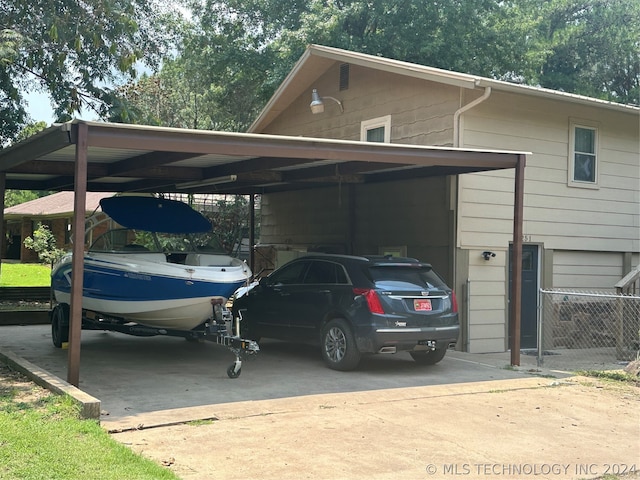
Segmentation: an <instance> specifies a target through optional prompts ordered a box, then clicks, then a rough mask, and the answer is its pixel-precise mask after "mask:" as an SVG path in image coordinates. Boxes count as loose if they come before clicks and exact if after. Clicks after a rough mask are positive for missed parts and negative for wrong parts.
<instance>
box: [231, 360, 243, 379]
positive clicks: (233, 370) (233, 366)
mask: <svg viewBox="0 0 640 480" xmlns="http://www.w3.org/2000/svg"><path fill="white" fill-rule="evenodd" d="M241 372H242V368H238V370H236V364H235V363H232V364H231V365H230V366H229V368H227V375H228V376H229V378H238V377H239V376H240V373H241Z"/></svg>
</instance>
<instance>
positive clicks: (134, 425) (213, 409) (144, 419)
mask: <svg viewBox="0 0 640 480" xmlns="http://www.w3.org/2000/svg"><path fill="white" fill-rule="evenodd" d="M554 383H557V381H556V380H554V379H548V378H540V377H524V378H518V379H510V380H491V381H480V382H472V383H453V384H447V385H425V386H420V387H408V388H397V389H395V388H392V389H384V390H368V391H360V392H342V393H325V394H315V395H303V396H299V397H286V398H273V399H266V400H248V401H240V402H231V403H218V404H211V405H200V406H196V407H184V408H176V409H170V410H156V411H153V412H145V413H139V414H137V415H131V416H127V417H119V418H108V417H106V418H105V417H103V418H102V426H103V427H104V428H105V429H106V430H107V431H108V432H109V433H120V432H125V431H130V430H143V429H149V428H157V427H167V426H172V425H179V424H185V423H190V422H198V421H223V420H230V419H235V418H246V417H253V416H265V415H278V414H281V413H286V412H292V411H306V410H309V409H314V408H322V406H326V405H347V404H351V405H356V404H357V405H366V404H370V403H383V402H388V403H393V402H395V401H401V400H409V399H411V400H419V399H429V398H437V397H445V396H456V395H473V394H479V393H488V392H492V391H507V390H524V389H532V388H541V387H548V386H551V385H553V384H554Z"/></svg>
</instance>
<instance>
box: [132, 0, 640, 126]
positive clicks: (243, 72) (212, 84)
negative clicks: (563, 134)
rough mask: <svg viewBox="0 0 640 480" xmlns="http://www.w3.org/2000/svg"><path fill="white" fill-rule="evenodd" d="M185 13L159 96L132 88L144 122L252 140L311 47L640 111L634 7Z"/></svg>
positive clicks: (581, 0)
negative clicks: (246, 135) (250, 132)
mask: <svg viewBox="0 0 640 480" xmlns="http://www.w3.org/2000/svg"><path fill="white" fill-rule="evenodd" d="M188 8H189V9H190V13H191V14H190V16H189V17H188V20H185V25H186V26H185V25H183V26H182V27H181V28H180V29H179V30H180V32H181V33H180V36H181V42H180V44H179V47H178V48H177V55H176V57H175V58H174V59H172V60H171V61H169V62H166V63H165V65H164V68H163V69H162V71H161V72H160V73H159V74H158V75H157V76H155V77H151V78H150V79H149V80H148V81H149V82H151V83H153V85H154V86H153V88H150V87H149V85H147V86H145V85H143V82H140V83H139V84H132V86H131V87H128V88H130V89H132V90H134V91H136V92H137V91H140V92H144V91H147V92H148V93H145V94H142V95H131V94H129V93H128V94H126V95H124V97H125V100H126V101H129V102H131V103H132V104H133V106H134V108H132V110H131V111H134V110H136V109H137V111H138V112H140V115H139V117H138V120H137V121H141V122H142V123H145V122H146V123H154V124H160V125H172V126H188V127H190V128H206V129H216V130H236V131H241V130H244V129H246V128H247V127H248V126H249V125H250V124H251V122H252V121H253V120H254V119H255V118H256V115H257V114H258V112H259V111H260V109H261V108H262V107H263V106H264V104H265V103H266V101H267V100H268V99H269V98H270V96H271V95H272V94H273V92H274V91H275V89H276V88H277V87H278V85H279V84H280V83H281V82H282V81H283V79H284V78H285V76H286V75H287V74H288V73H289V71H290V70H291V68H292V66H293V65H294V63H295V62H296V61H297V60H298V59H299V57H300V55H302V53H303V52H304V50H305V48H306V47H307V45H308V44H310V43H317V44H322V45H329V46H334V47H339V48H344V49H347V50H353V51H357V52H363V53H368V54H371V55H380V56H384V57H388V58H394V59H399V60H404V61H409V62H414V63H418V64H422V65H428V66H434V67H439V68H444V69H449V70H454V71H458V72H465V73H470V74H475V75H482V76H486V77H490V78H495V79H500V80H506V81H513V82H518V83H524V84H529V85H542V86H545V87H549V88H554V89H559V90H564V91H568V92H572V93H578V94H583V95H589V96H593V97H597V98H604V99H608V100H613V101H618V102H622V103H637V102H638V81H639V78H640V72H639V66H638V50H639V48H638V46H639V41H638V39H639V38H640V27H639V22H640V2H637V0H545V1H540V0H510V1H503V0H449V1H446V2H435V1H424V0H405V1H402V2H400V1H398V0H368V1H361V0H357V1H356V0H339V1H327V0H290V1H288V2H282V1H281V0H227V1H226V2H224V3H223V2H215V1H202V0H191V1H189V3H188ZM138 87H141V88H138ZM154 88H155V89H156V90H158V91H156V92H155V93H153V89H154ZM149 92H150V93H153V94H150V93H149ZM152 114H153V115H152Z"/></svg>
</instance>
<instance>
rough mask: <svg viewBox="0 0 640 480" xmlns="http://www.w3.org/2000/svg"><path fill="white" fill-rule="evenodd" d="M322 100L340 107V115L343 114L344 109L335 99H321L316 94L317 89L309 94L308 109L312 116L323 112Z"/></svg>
mask: <svg viewBox="0 0 640 480" xmlns="http://www.w3.org/2000/svg"><path fill="white" fill-rule="evenodd" d="M323 100H333V101H334V102H336V103H337V104H338V106H339V107H340V113H344V108H342V102H341V101H340V100H338V99H337V98H333V97H321V96H320V94H319V93H318V90H317V89H315V88H314V89H313V91H312V92H311V103H310V104H309V108H311V113H313V114H314V115H315V114H316V113H322V112H324V101H323Z"/></svg>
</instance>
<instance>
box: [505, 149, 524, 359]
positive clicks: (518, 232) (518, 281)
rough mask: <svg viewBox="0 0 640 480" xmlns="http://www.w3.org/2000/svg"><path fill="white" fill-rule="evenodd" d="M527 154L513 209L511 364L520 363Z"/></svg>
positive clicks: (520, 165) (520, 169) (521, 160)
mask: <svg viewBox="0 0 640 480" xmlns="http://www.w3.org/2000/svg"><path fill="white" fill-rule="evenodd" d="M526 158H527V157H526V156H525V155H520V156H519V157H518V164H517V165H516V178H515V198H514V202H513V203H514V211H513V257H512V263H511V265H512V267H511V268H512V270H511V275H512V281H511V303H510V304H509V327H510V328H509V332H510V333H511V345H510V348H511V365H520V312H521V308H522V234H523V229H522V223H523V217H524V167H525V164H526Z"/></svg>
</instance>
